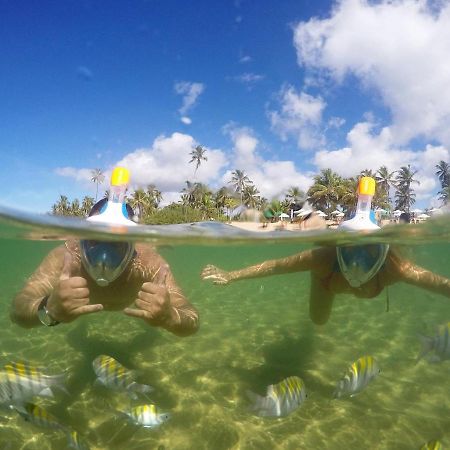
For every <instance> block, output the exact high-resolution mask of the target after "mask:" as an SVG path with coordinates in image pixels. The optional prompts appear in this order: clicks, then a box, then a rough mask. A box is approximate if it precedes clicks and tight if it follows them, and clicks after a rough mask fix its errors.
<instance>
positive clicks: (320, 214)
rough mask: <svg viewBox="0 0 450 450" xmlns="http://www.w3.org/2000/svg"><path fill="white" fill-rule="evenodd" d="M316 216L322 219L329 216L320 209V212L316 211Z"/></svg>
mask: <svg viewBox="0 0 450 450" xmlns="http://www.w3.org/2000/svg"><path fill="white" fill-rule="evenodd" d="M316 214H317V215H318V216H320V217H326V216H327V214H325V213H324V212H323V211H321V210H320V209H319V211H316Z"/></svg>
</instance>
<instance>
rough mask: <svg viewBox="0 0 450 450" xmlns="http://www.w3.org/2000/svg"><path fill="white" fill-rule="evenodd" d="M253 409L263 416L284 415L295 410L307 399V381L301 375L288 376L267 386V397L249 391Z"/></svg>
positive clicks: (248, 394)
mask: <svg viewBox="0 0 450 450" xmlns="http://www.w3.org/2000/svg"><path fill="white" fill-rule="evenodd" d="M247 396H248V398H249V400H250V401H251V402H252V406H251V410H252V411H254V412H255V413H256V415H258V416H261V417H282V416H287V415H288V414H290V413H291V412H292V411H295V410H296V409H297V408H298V407H299V406H300V405H301V404H302V403H303V401H304V400H305V399H306V397H307V394H306V389H305V383H304V382H303V380H302V379H301V378H299V377H288V378H286V379H284V380H283V381H281V382H280V383H278V384H271V385H270V386H268V387H267V393H266V396H265V397H262V396H260V395H258V394H255V393H254V392H251V391H247Z"/></svg>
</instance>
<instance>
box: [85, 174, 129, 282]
mask: <svg viewBox="0 0 450 450" xmlns="http://www.w3.org/2000/svg"><path fill="white" fill-rule="evenodd" d="M128 180H129V172H128V170H127V169H125V168H123V167H116V168H115V169H114V170H113V173H112V175H111V185H110V194H109V198H108V199H102V200H100V201H99V202H97V203H96V204H95V205H94V207H93V208H92V210H91V213H90V214H89V217H88V218H87V220H88V221H89V222H97V223H103V224H108V225H111V226H123V225H126V226H136V223H134V222H133V221H132V220H130V216H131V214H132V213H133V210H132V209H131V207H130V206H129V205H127V204H126V203H125V193H126V190H127V187H128ZM80 251H81V262H82V264H83V266H84V268H85V269H86V272H87V273H88V274H89V275H90V276H91V277H92V279H93V280H95V282H96V283H97V284H98V285H99V286H108V284H110V283H111V282H113V281H114V280H115V279H117V278H118V277H119V276H120V275H121V274H122V273H123V271H124V270H125V268H126V267H127V266H128V264H129V263H130V261H131V260H132V259H133V256H134V245H133V244H132V243H131V242H119V241H117V242H114V241H111V242H108V241H97V240H90V239H89V240H82V241H81V242H80Z"/></svg>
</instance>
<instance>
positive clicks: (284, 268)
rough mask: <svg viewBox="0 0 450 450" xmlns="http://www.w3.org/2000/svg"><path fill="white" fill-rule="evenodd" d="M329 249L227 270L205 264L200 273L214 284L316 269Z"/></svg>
mask: <svg viewBox="0 0 450 450" xmlns="http://www.w3.org/2000/svg"><path fill="white" fill-rule="evenodd" d="M329 252H330V250H329V249H315V250H305V251H303V252H301V253H297V254H296V255H292V256H288V257H286V258H280V259H271V260H268V261H264V262H262V263H260V264H256V265H254V266H250V267H246V268H244V269H240V270H233V271H231V272H227V271H226V270H222V269H219V268H218V267H216V266H213V265H210V264H209V265H207V266H206V267H205V268H204V269H203V270H202V273H201V277H202V279H203V280H212V281H213V282H214V284H228V283H231V282H233V281H237V280H243V279H247V278H262V277H268V276H271V275H280V274H283V273H292V272H301V271H306V270H314V269H317V268H318V267H319V265H320V262H321V261H324V259H323V258H327V256H328V253H329Z"/></svg>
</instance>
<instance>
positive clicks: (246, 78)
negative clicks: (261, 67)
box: [233, 72, 265, 85]
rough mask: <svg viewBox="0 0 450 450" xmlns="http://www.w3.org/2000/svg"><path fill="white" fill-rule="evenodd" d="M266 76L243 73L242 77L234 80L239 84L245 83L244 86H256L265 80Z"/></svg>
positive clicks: (236, 77)
mask: <svg viewBox="0 0 450 450" xmlns="http://www.w3.org/2000/svg"><path fill="white" fill-rule="evenodd" d="M264 78H265V76H264V75H259V74H257V73H251V72H245V73H242V74H241V75H237V76H235V77H233V80H235V81H238V82H239V83H243V84H247V85H249V84H255V83H257V82H258V81H261V80H264Z"/></svg>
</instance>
